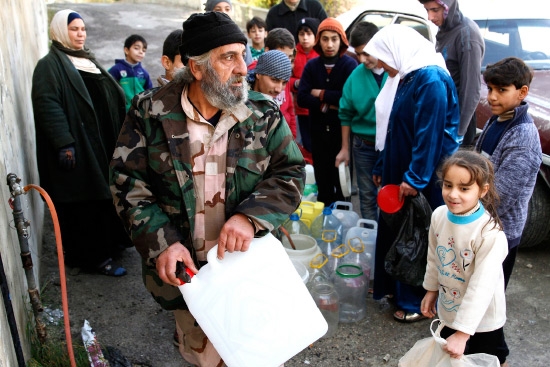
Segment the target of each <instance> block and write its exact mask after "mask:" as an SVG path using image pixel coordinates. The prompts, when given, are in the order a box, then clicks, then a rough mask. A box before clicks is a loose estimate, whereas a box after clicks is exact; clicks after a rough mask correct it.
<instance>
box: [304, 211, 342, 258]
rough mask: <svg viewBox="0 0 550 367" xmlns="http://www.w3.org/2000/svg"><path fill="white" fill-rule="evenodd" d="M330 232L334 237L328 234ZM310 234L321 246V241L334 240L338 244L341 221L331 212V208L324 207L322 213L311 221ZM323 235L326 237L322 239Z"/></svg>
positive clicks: (340, 234) (339, 241)
mask: <svg viewBox="0 0 550 367" xmlns="http://www.w3.org/2000/svg"><path fill="white" fill-rule="evenodd" d="M327 231H330V232H327ZM331 233H332V234H334V235H335V238H333V236H330V234H331ZM311 235H312V236H313V237H314V238H315V239H316V240H317V243H318V244H319V246H321V244H322V242H334V241H336V243H337V244H338V245H340V244H342V222H340V220H339V219H338V218H336V216H335V215H334V214H332V209H331V208H328V207H325V208H324V209H323V211H322V213H321V214H319V215H318V216H317V218H315V219H314V220H313V222H312V223H311ZM323 236H325V237H326V239H323ZM327 255H328V253H327Z"/></svg>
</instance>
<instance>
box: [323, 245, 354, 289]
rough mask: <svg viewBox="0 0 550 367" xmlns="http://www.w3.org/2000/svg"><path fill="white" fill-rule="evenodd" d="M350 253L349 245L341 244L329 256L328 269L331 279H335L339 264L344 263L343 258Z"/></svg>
mask: <svg viewBox="0 0 550 367" xmlns="http://www.w3.org/2000/svg"><path fill="white" fill-rule="evenodd" d="M348 253H349V248H348V246H346V245H344V244H341V245H340V246H337V247H336V248H335V249H334V250H332V252H331V253H330V256H329V257H328V263H327V271H328V273H329V276H330V279H331V280H333V279H334V277H335V275H336V269H337V268H338V266H340V265H342V264H343V260H344V258H345V257H346V255H347V254H348Z"/></svg>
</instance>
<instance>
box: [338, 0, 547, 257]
mask: <svg viewBox="0 0 550 367" xmlns="http://www.w3.org/2000/svg"><path fill="white" fill-rule="evenodd" d="M460 10H461V11H462V13H463V14H464V15H465V16H467V17H469V18H470V19H472V20H474V21H475V22H476V23H477V24H478V26H479V28H480V30H481V33H482V35H483V37H484V39H485V56H484V59H483V67H482V70H484V69H485V67H486V66H487V64H490V63H494V62H496V61H498V60H501V59H503V58H504V57H508V56H516V57H519V58H521V59H523V60H524V61H525V62H526V63H527V64H528V65H529V66H530V67H531V68H533V71H534V78H533V82H532V83H531V87H530V89H529V95H528V97H527V98H526V101H527V102H528V103H529V112H530V114H531V116H532V117H533V120H534V121H535V125H536V126H537V129H538V130H539V134H540V141H541V145H542V152H543V157H542V165H541V168H540V171H539V177H538V179H537V184H536V186H535V190H534V192H533V196H532V197H531V200H530V202H529V214H528V217H527V224H526V225H525V229H524V231H523V235H522V239H521V244H520V246H522V247H530V246H535V245H538V244H540V243H542V242H543V241H544V242H545V243H550V240H548V239H549V235H550V97H549V94H550V42H548V40H549V39H550V8H547V7H542V6H541V2H540V1H539V0H524V1H522V2H521V4H518V3H517V2H516V1H512V0H476V1H473V0H462V1H460ZM337 19H338V20H339V21H340V22H341V23H342V25H343V26H344V29H345V30H346V35H347V36H348V38H349V35H350V32H351V30H352V29H353V26H354V25H355V24H357V23H358V22H360V21H363V20H366V21H369V22H371V23H374V24H376V25H377V26H378V27H379V28H381V27H384V26H386V25H388V24H404V25H407V26H410V27H412V28H414V29H416V30H417V31H418V32H419V33H420V34H422V35H423V36H424V37H426V38H427V39H428V40H430V41H432V42H434V43H435V35H436V34H437V27H436V26H435V25H434V24H433V23H432V22H430V21H428V20H427V13H426V10H425V9H424V6H423V5H422V4H420V2H418V1H415V0H392V1H379V0H365V1H362V3H361V5H358V6H356V7H354V8H352V9H350V10H349V11H347V12H345V13H343V14H341V15H340V16H338V17H337ZM480 78H482V76H481V75H480ZM490 116H491V109H490V107H489V105H488V103H487V87H486V85H485V83H484V82H483V78H482V88H481V98H480V102H479V105H478V108H477V110H476V117H477V127H478V131H481V129H482V128H483V126H484V125H485V122H486V121H487V120H488V119H489V117H490ZM545 239H546V240H547V241H545Z"/></svg>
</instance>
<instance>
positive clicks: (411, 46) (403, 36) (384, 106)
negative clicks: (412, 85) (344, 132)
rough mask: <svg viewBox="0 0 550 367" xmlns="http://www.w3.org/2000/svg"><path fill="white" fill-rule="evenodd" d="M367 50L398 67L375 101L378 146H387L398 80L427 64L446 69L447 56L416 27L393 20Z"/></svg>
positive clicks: (375, 37)
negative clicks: (395, 74)
mask: <svg viewBox="0 0 550 367" xmlns="http://www.w3.org/2000/svg"><path fill="white" fill-rule="evenodd" d="M365 52H366V53H368V54H369V55H371V56H373V57H376V58H377V59H378V60H381V61H383V62H385V63H386V64H387V65H388V66H390V67H392V68H393V69H395V70H397V71H398V75H397V76H395V77H393V78H391V77H389V76H388V79H387V80H386V83H385V84H384V87H383V88H382V90H381V91H380V93H379V94H378V97H377V98H376V102H375V104H374V106H375V108H376V145H375V147H376V149H377V150H382V149H384V145H385V142H386V133H387V131H388V122H389V119H390V114H391V110H392V106H393V101H394V99H395V92H396V91H397V87H398V85H399V81H400V80H401V79H403V78H404V77H405V75H407V74H408V73H410V72H411V71H414V70H418V69H420V68H423V67H424V66H428V65H437V66H440V67H442V68H443V69H444V70H445V71H447V73H449V71H448V70H447V67H446V66H445V60H444V59H443V56H442V55H441V54H440V53H436V52H435V45H434V44H433V43H432V42H430V41H428V40H427V39H426V38H424V37H423V36H422V35H421V34H420V33H418V32H417V31H415V30H414V29H412V28H410V27H407V26H404V25H400V24H391V25H388V26H385V27H384V28H382V29H381V30H379V31H378V32H377V33H376V34H375V35H374V36H373V37H372V38H371V40H370V41H369V43H367V45H366V46H365Z"/></svg>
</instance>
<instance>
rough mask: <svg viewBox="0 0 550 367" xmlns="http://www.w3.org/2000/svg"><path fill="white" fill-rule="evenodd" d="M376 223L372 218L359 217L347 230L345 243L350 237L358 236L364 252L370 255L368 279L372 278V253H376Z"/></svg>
mask: <svg viewBox="0 0 550 367" xmlns="http://www.w3.org/2000/svg"><path fill="white" fill-rule="evenodd" d="M377 232H378V223H377V222H376V221H374V220H372V219H359V220H358V221H357V225H356V226H355V227H352V228H350V229H349V230H348V233H347V234H346V237H345V243H349V241H350V240H351V239H352V238H359V239H360V240H361V242H363V244H364V245H365V253H367V254H370V255H371V267H370V280H373V279H374V255H375V253H376V236H377Z"/></svg>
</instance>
